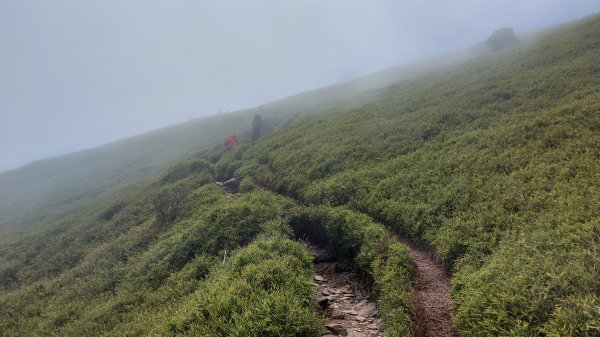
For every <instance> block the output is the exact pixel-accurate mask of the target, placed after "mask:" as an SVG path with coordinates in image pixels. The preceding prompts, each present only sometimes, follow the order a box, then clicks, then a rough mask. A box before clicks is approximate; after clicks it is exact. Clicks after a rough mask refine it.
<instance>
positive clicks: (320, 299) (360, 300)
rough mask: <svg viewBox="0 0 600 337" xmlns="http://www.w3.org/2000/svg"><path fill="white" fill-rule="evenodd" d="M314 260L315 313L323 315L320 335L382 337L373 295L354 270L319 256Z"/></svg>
mask: <svg viewBox="0 0 600 337" xmlns="http://www.w3.org/2000/svg"><path fill="white" fill-rule="evenodd" d="M311 250H313V251H314V248H313V249H311ZM321 256H323V255H321ZM315 260H316V261H315V276H314V277H315V287H316V293H317V301H316V302H317V310H318V311H320V312H321V313H322V314H323V315H324V316H325V327H324V330H323V333H322V336H324V337H325V336H348V337H380V336H383V329H382V320H381V318H379V312H378V311H377V306H376V304H375V300H374V294H373V292H372V291H371V288H370V287H369V285H368V284H365V282H363V281H361V280H360V278H359V277H358V275H357V273H356V271H355V269H354V268H353V267H352V266H349V265H348V266H346V265H343V264H339V263H336V262H328V261H330V259H327V258H325V259H320V258H319V254H316V258H315Z"/></svg>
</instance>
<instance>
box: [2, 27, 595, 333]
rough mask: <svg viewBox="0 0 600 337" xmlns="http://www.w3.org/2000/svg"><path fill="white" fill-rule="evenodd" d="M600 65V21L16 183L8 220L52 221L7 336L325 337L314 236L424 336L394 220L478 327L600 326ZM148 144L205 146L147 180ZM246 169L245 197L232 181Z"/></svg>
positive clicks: (395, 317) (468, 325) (28, 260)
mask: <svg viewBox="0 0 600 337" xmlns="http://www.w3.org/2000/svg"><path fill="white" fill-rule="evenodd" d="M598 60H600V15H596V16H592V17H589V18H586V19H583V20H580V21H577V22H574V23H571V24H567V25H563V26H560V27H555V28H552V29H549V30H544V31H542V32H540V33H537V34H535V35H532V36H528V37H527V38H526V39H524V40H523V41H522V43H521V44H520V45H518V46H515V47H512V48H510V49H506V50H503V51H499V52H496V53H493V54H486V55H482V56H480V57H477V58H474V59H471V60H469V61H465V62H458V61H456V63H454V62H455V61H454V60H452V61H448V63H452V65H449V64H448V63H444V64H443V66H440V67H438V68H437V69H435V71H434V70H424V69H420V70H418V71H416V72H411V71H408V70H407V69H403V70H402V69H401V70H393V71H391V72H388V73H381V74H377V75H374V76H372V77H367V78H364V79H360V80H357V81H355V82H351V83H348V84H343V85H339V86H335V87H332V88H327V89H324V90H320V91H315V92H311V93H307V94H303V95H299V96H296V97H293V98H290V99H288V100H283V101H280V102H275V103H273V104H271V105H269V106H265V107H263V108H259V110H256V111H260V112H261V113H263V114H264V115H265V116H276V113H281V114H282V115H280V118H281V119H280V120H275V119H274V121H275V122H274V123H275V124H277V125H278V126H281V129H278V130H275V131H274V132H273V133H271V134H270V135H268V136H267V137H265V138H263V139H261V140H259V141H257V142H246V143H244V144H242V145H240V146H238V147H237V148H236V149H234V150H232V151H220V150H214V149H213V150H212V151H211V150H210V145H211V143H210V142H211V141H213V142H220V141H221V134H226V133H227V132H228V131H227V132H225V131H224V130H230V129H229V127H231V126H234V125H237V126H238V127H239V128H240V129H238V130H241V129H243V128H245V125H246V124H249V122H248V120H249V119H250V117H251V116H252V115H253V114H254V113H255V111H249V112H240V113H239V114H237V115H230V116H227V115H225V116H222V117H215V119H214V120H215V121H217V122H215V123H216V124H214V125H211V124H209V123H207V124H200V122H198V123H199V124H198V125H204V126H202V127H205V128H206V130H210V129H213V130H214V132H215V133H214V134H209V133H207V134H206V135H203V136H201V137H205V138H202V139H200V138H201V137H200V136H199V137H200V138H196V140H192V139H193V138H189V134H192V133H194V132H195V131H194V130H196V129H195V127H196V126H193V125H192V124H186V125H182V126H178V127H176V128H174V129H166V130H162V131H160V132H158V133H156V134H150V135H146V136H142V137H139V138H134V139H131V140H128V141H126V142H125V143H121V144H119V143H117V144H113V145H109V146H107V147H106V149H112V150H110V151H108V150H107V152H106V153H107V154H106V156H107V157H105V158H109V157H110V158H112V157H113V156H114V154H115V153H120V152H119V151H124V152H122V153H123V156H124V158H125V157H127V159H123V160H121V161H118V162H119V163H120V164H119V165H124V166H118V165H113V164H114V163H115V162H117V161H114V162H111V163H112V164H111V166H110V167H109V168H104V169H102V168H100V167H98V168H96V166H97V165H99V163H101V162H102V160H101V159H99V158H102V157H101V156H98V153H100V152H101V151H103V148H101V149H97V150H93V151H90V152H89V153H90V157H89V158H90V159H89V162H88V164H82V165H75V164H76V163H78V161H79V160H81V161H82V163H85V160H83V158H85V154H78V155H73V156H70V157H68V158H62V159H55V161H47V162H43V163H39V164H36V165H38V166H36V165H32V166H30V167H27V168H24V169H22V170H18V171H14V172H9V173H6V174H3V175H2V177H1V179H0V181H3V184H8V185H6V186H9V190H10V191H13V192H11V193H12V194H10V198H3V200H5V201H6V200H11V202H13V203H14V202H17V203H18V205H17V206H14V205H13V206H12V208H11V206H7V205H8V204H7V203H5V204H4V206H2V209H4V210H5V212H8V210H10V209H13V208H14V209H15V210H16V212H17V213H16V215H14V216H13V217H12V218H4V219H9V220H10V221H8V222H7V223H10V224H11V226H12V227H11V228H15V227H16V226H18V225H19V223H23V224H29V225H30V226H31V227H36V228H39V226H40V224H37V223H33V222H32V219H38V220H36V221H35V222H40V223H41V226H43V227H44V228H46V229H45V230H44V231H41V232H39V233H36V232H27V233H26V234H23V235H20V236H18V239H14V240H11V242H8V241H7V242H4V243H2V244H1V245H0V286H1V287H0V335H5V336H19V335H35V334H47V335H61V336H62V335H68V336H77V335H82V336H83V335H106V336H110V335H120V336H124V335H125V336H129V335H130V336H140V335H156V336H168V335H207V336H282V335H285V336H312V335H315V334H316V333H318V331H319V327H320V322H319V318H318V317H317V316H316V314H315V313H314V311H313V298H314V294H313V293H312V292H313V288H312V280H311V268H312V264H311V259H310V257H309V256H308V252H307V250H306V247H304V246H303V245H302V244H300V243H298V242H297V241H296V240H295V238H297V237H299V236H301V237H307V236H308V237H310V238H311V239H312V240H313V241H314V242H318V243H321V244H323V245H324V246H326V247H328V248H329V249H330V251H331V252H333V253H334V254H335V256H336V257H337V258H339V259H344V260H352V261H354V262H355V263H356V265H357V266H358V267H359V268H360V269H361V270H362V271H363V272H364V273H365V274H366V275H369V277H371V278H372V280H373V284H374V287H375V289H376V290H377V291H378V293H379V298H378V303H379V307H380V310H381V313H382V316H383V318H384V320H385V323H386V327H387V329H388V330H387V332H388V335H389V336H406V335H409V334H411V333H414V331H415V327H414V326H415V322H414V312H413V308H412V305H411V302H410V301H411V299H410V295H411V281H410V279H411V277H413V271H412V265H411V262H410V259H409V257H408V254H407V251H406V249H405V248H404V247H403V246H402V245H401V244H400V243H398V242H397V241H396V240H395V239H394V238H393V236H391V235H390V234H389V233H388V232H387V231H386V229H385V227H384V226H386V227H387V228H389V229H391V230H392V231H396V232H398V233H401V234H403V235H405V236H407V237H410V238H412V239H413V240H415V241H418V242H420V243H421V244H423V245H426V246H428V247H430V248H431V249H432V250H434V251H435V252H437V254H438V255H439V256H440V258H441V259H442V260H443V261H444V263H445V264H446V265H447V266H448V268H449V269H450V270H451V272H452V283H453V284H452V287H453V297H454V300H455V302H456V315H455V317H454V319H455V324H456V329H457V331H458V334H459V335H461V336H489V335H502V336H594V335H600V326H599V325H598V322H599V321H600V312H599V310H598V307H599V303H598V293H599V291H600V281H599V280H600V272H599V270H600V197H599V196H600V176H599V174H598V172H600V81H599V80H598V79H599V78H600V63H599V62H598ZM319 113H321V114H319ZM317 114H319V115H317ZM309 115H310V116H312V117H309V118H300V117H305V116H309ZM218 118H231V120H232V122H231V123H225V124H222V121H223V120H220V119H218ZM273 118H275V117H273ZM178 128H182V129H178ZM182 130H187V131H185V132H184V131H182ZM207 132H208V131H207ZM175 134H180V135H181V138H177V137H175V136H174V135H175ZM173 137H175V138H173ZM151 139H152V141H150V140H151ZM167 139H169V140H171V141H172V142H171V143H168V142H166V140H167ZM215 139H216V140H215ZM138 141H139V143H137V144H138V145H139V146H140V147H139V148H138V149H139V152H140V153H143V154H145V155H140V157H139V158H142V159H139V160H141V161H143V162H146V161H149V162H152V161H153V160H155V159H152V158H151V157H152V156H153V155H152V152H153V150H156V149H157V148H158V147H159V146H161V147H163V148H162V149H163V151H162V152H161V151H158V153H161V154H162V153H163V152H168V151H167V150H168V149H171V148H172V147H173V146H176V147H181V149H178V150H177V151H180V152H179V154H178V155H181V156H183V155H184V154H185V153H191V152H201V155H200V156H197V157H194V158H190V159H188V160H186V161H181V162H178V163H176V164H173V165H172V166H171V167H170V168H168V169H163V171H161V174H160V175H158V176H155V177H153V178H152V179H150V180H144V179H145V178H146V177H148V176H150V175H152V174H153V173H154V172H156V171H158V170H159V168H161V167H163V168H164V167H165V165H167V162H168V161H169V160H172V159H174V158H175V157H176V156H175V155H174V156H173V157H172V158H170V159H166V157H165V158H162V155H159V157H161V159H160V160H159V159H156V160H158V161H159V162H160V163H154V164H148V165H149V166H147V167H151V168H147V169H146V170H145V171H143V170H142V171H139V170H141V169H142V167H145V166H144V165H141V164H140V163H136V162H135V161H130V160H131V158H132V157H133V156H132V155H131V153H133V152H138V151H136V150H133V151H132V152H127V151H129V150H131V149H133V148H135V147H133V145H132V147H129V146H124V145H123V144H130V143H131V144H136V142H138ZM128 142H129V143H128ZM202 144H205V145H207V146H209V147H208V148H206V147H205V148H202V147H201V145H202ZM202 150H205V151H202ZM186 151H187V152H186ZM170 153H175V152H170ZM71 160H72V161H71ZM51 162H55V163H56V165H57V166H56V170H57V173H56V174H57V175H56V176H52V175H51V174H47V175H46V178H43V179H42V178H38V179H40V180H43V181H44V182H39V184H40V185H41V186H43V188H42V187H39V188H40V190H39V191H41V192H40V193H41V194H40V195H39V197H36V198H32V195H33V194H35V193H36V191H38V190H37V188H38V187H37V186H36V185H35V182H32V183H31V185H29V184H28V183H26V182H27V177H28V175H32V176H33V175H38V174H40V172H49V171H46V170H47V169H48V168H49V167H51V165H50V163H51ZM61 165H64V166H61ZM74 165H75V166H74ZM86 165H89V166H86ZM90 167H93V168H94V170H96V169H97V170H98V172H99V173H98V175H100V178H98V180H97V181H92V182H90V184H89V185H85V184H84V185H79V183H80V182H81V181H82V180H85V179H87V178H89V177H90V176H93V173H94V172H96V171H94V170H91V169H90ZM35 169H39V170H40V171H39V172H37V173H36V171H35ZM79 169H81V170H82V171H81V172H80V175H75V172H76V171H77V170H79ZM63 171H64V173H63ZM270 171H272V172H270ZM107 172H109V173H110V174H109V173H107ZM117 172H118V174H117ZM67 173H70V174H71V175H72V176H73V181H72V183H73V186H74V187H69V186H68V185H67V186H62V185H61V187H60V188H58V189H53V188H56V185H53V184H58V183H60V181H61V179H62V180H64V181H68V176H67ZM271 173H272V174H271ZM63 174H64V175H63ZM115 174H116V175H115ZM128 174H132V175H133V176H134V177H136V178H127V175H128ZM104 175H106V176H104ZM52 177H55V180H56V181H55V182H52V183H51V182H50V180H52V179H48V180H44V179H47V178H52ZM56 177H58V178H56ZM231 177H235V178H236V180H237V181H238V182H239V183H240V189H241V191H242V193H241V194H240V195H239V196H237V197H231V196H228V195H227V194H226V193H225V192H224V191H222V190H220V189H219V188H217V187H216V186H215V184H214V181H215V180H225V179H228V178H231ZM3 179H4V180H3ZM121 179H122V180H121ZM137 179H139V180H137ZM9 180H10V183H9V182H8V181H9ZM124 181H127V182H129V183H134V182H135V181H139V182H141V181H144V183H143V184H140V185H137V187H136V188H134V189H132V188H129V189H126V190H119V191H118V192H117V188H120V187H123V186H127V185H126V184H121V185H120V186H116V185H113V184H114V183H115V182H121V183H123V182H124ZM15 182H21V183H22V184H24V186H20V187H18V188H17V187H15V186H16V185H17V184H15ZM10 184H15V185H10ZM0 186H1V185H0ZM28 186H29V187H28ZM32 186H33V187H32ZM80 186H84V187H85V188H84V189H80V188H83V187H80ZM88 189H89V190H88ZM15 191H20V192H19V193H21V194H20V195H19V194H18V193H16V192H15ZM44 191H45V192H44ZM50 191H54V192H53V193H57V195H56V196H55V197H52V198H49V197H50V196H51V195H52V194H50ZM92 192H93V193H92ZM2 193H6V192H2ZM44 193H46V194H44ZM82 193H83V194H82ZM90 193H91V194H90ZM103 193H106V194H103ZM82 195H83V196H82ZM107 195H110V196H111V198H110V200H107V198H106V196H107ZM19 198H20V199H19ZM78 199H79V200H80V201H79V202H80V203H79V204H78V202H76V201H75V200H78ZM69 200H70V202H69ZM52 202H55V204H52ZM23 203H25V204H23ZM27 203H31V204H27ZM86 203H87V205H90V204H93V207H83V206H84V205H86ZM25 205H29V206H31V207H33V206H34V205H36V207H35V208H28V207H29V206H28V207H25ZM65 205H68V206H65ZM69 207H73V208H74V209H75V210H76V211H71V210H69ZM54 209H58V210H57V211H56V213H53V212H54V211H53V210H54ZM30 210H34V211H33V212H31V211H30ZM27 213H31V214H27ZM0 214H2V213H0ZM11 219H12V220H11ZM381 224H383V225H384V226H382V225H381ZM22 228H24V227H22ZM38 230H39V229H38ZM311 236H312V237H311ZM258 317H261V318H264V317H268V318H270V320H268V321H265V320H264V319H258Z"/></svg>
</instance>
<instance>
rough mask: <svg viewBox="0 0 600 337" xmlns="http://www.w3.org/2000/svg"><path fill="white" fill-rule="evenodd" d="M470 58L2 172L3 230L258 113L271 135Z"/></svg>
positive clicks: (108, 193) (52, 216)
mask: <svg viewBox="0 0 600 337" xmlns="http://www.w3.org/2000/svg"><path fill="white" fill-rule="evenodd" d="M469 57H470V55H469V54H468V53H455V54H452V55H445V56H443V57H439V58H433V59H430V60H425V61H421V62H416V63H414V64H410V65H405V66H401V67H398V68H396V69H392V70H388V71H385V72H380V73H376V74H372V75H368V76H365V77H362V78H358V79H356V80H353V81H350V82H346V83H342V84H338V85H333V86H330V87H327V88H322V89H318V90H313V91H310V92H306V93H303V94H299V95H296V96H293V97H289V98H286V99H283V100H280V101H276V102H272V103H269V104H265V105H263V106H260V107H258V108H253V109H247V110H242V111H237V112H233V113H225V114H219V115H216V116H209V117H202V118H198V119H195V120H192V121H189V122H186V123H182V124H179V125H175V126H171V127H167V128H164V129H161V130H157V131H153V132H149V133H146V134H143V135H139V136H135V137H131V138H128V139H125V140H121V141H118V142H115V143H112V144H108V145H105V146H101V147H99V148H95V149H90V150H85V151H81V152H77V153H73V154H69V155H65V156H60V157H55V158H51V159H46V160H40V161H37V162H33V163H30V164H28V165H26V166H24V167H22V168H20V169H17V170H12V171H8V172H4V173H0V233H1V234H2V235H1V236H2V237H3V238H4V239H6V240H11V238H12V237H13V235H12V234H14V233H15V232H16V233H17V234H18V233H25V234H27V233H30V232H31V231H33V230H36V229H40V227H41V229H48V228H54V227H55V225H54V224H55V222H61V221H62V219H63V218H64V217H65V216H71V215H73V213H76V212H80V211H81V210H83V209H88V208H94V207H96V205H97V204H99V203H100V204H101V203H104V202H108V200H109V199H110V198H113V197H115V196H117V195H119V194H120V193H123V191H126V190H129V189H131V188H132V187H134V186H136V185H138V184H140V183H143V182H144V181H146V180H147V179H149V178H151V177H152V176H154V175H156V174H158V173H159V172H160V171H161V170H163V169H165V168H166V167H167V166H169V165H170V164H172V163H173V162H175V161H177V160H182V159H185V158H188V157H189V156H191V155H193V154H195V153H197V152H199V151H202V150H206V149H209V148H211V147H213V146H216V145H219V144H222V142H223V140H224V139H225V137H227V135H229V134H230V133H238V134H239V135H240V136H241V138H242V139H244V138H246V139H247V138H249V136H250V135H249V133H250V130H251V125H252V124H251V121H252V118H253V116H254V115H255V114H261V115H262V116H263V117H264V119H265V121H266V124H267V129H266V130H265V134H268V133H269V132H272V131H274V130H278V129H281V128H285V127H287V126H289V125H292V124H294V123H295V122H297V121H298V120H300V119H302V118H304V117H307V116H314V115H319V116H322V115H326V114H329V113H334V112H339V111H344V110H346V109H348V108H350V107H354V106H360V105H362V104H364V103H365V102H369V101H373V100H376V99H377V92H378V91H377V90H378V89H381V88H383V87H387V86H389V85H391V84H394V83H401V82H402V81H405V80H407V79H411V78H414V77H416V76H418V75H419V74H422V73H427V72H432V71H434V69H437V68H444V67H448V66H451V65H453V64H458V63H460V62H462V61H464V60H465V59H468V58H469ZM9 235H10V237H9ZM1 240H2V239H0V241H1Z"/></svg>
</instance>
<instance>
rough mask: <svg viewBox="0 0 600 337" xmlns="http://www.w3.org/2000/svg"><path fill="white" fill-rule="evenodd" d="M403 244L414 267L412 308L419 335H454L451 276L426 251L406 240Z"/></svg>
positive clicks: (442, 336) (448, 336) (443, 336)
mask: <svg viewBox="0 0 600 337" xmlns="http://www.w3.org/2000/svg"><path fill="white" fill-rule="evenodd" d="M398 239H399V240H400V241H401V242H402V243H404V244H405V245H406V246H407V247H408V249H409V254H410V257H411V259H412V260H413V262H414V263H415V265H416V266H417V278H416V280H415V294H414V297H413V305H414V307H415V309H416V313H415V314H416V316H417V317H416V319H417V322H416V323H417V334H416V335H417V336H419V337H422V336H426V337H451V336H455V332H454V326H453V324H452V316H453V315H454V303H453V301H452V297H451V296H450V290H451V287H450V277H449V275H448V273H447V272H446V269H445V268H444V266H443V265H442V264H441V263H440V262H438V261H437V260H436V259H435V257H434V256H433V255H432V254H431V253H430V252H429V251H428V250H426V249H424V248H422V247H419V246H417V245H415V244H414V243H413V242H411V241H409V240H406V239H404V238H401V237H399V238H398Z"/></svg>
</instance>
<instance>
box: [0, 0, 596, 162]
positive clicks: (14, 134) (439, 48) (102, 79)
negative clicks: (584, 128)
mask: <svg viewBox="0 0 600 337" xmlns="http://www.w3.org/2000/svg"><path fill="white" fill-rule="evenodd" d="M598 10H600V3H599V2H598V1H597V0H546V1H541V0H535V1H526V2H525V1H516V0H511V1H485V2H484V1H472V0H460V1H453V2H449V1H421V2H419V3H418V4H416V3H415V2H413V1H391V0H390V1H371V2H364V1H344V0H332V1H318V0H308V1H298V2H282V1H274V0H272V1H267V0H260V1H218V2H217V1H215V2H205V1H202V2H200V1H183V0H182V1H133V0H130V1H112V0H111V1H106V0H104V1H85V2H82V1H78V0H70V1H69V0H56V1H42V0H37V1H36V0H32V1H11V0H8V1H2V2H0V51H1V52H0V158H1V159H0V172H1V171H4V170H7V169H11V168H15V167H18V166H20V165H23V164H25V163H27V162H29V161H32V160H36V159H40V158H44V157H49V156H54V155H57V154H60V153H66V152H71V151H76V150H79V149H83V148H89V147H93V146H97V145H100V144H103V143H106V142H110V141H113V140H116V139H119V138H123V137H126V136H129V135H133V134H136V133H140V132H144V131H147V130H151V129H155V128H159V127H161V126H165V125H168V124H173V123H178V122H182V121H185V120H187V119H189V118H191V117H197V116H201V115H206V114H213V113H215V112H217V111H230V110H235V109H240V108H244V107H251V106H255V105H259V104H262V103H265V102H268V101H271V100H274V99H278V98H281V97H284V96H287V95H291V94H294V93H298V92H301V91H305V90H309V89H313V88H316V87H320V86H325V85H329V84H332V83H337V82H341V81H344V80H347V79H350V78H353V77H357V76H360V75H363V74H367V73H370V72H374V71H377V70H381V69H384V68H387V67H391V66H394V65H398V64H402V63H406V62H410V61H414V60H417V59H420V58H423V57H428V56H432V55H435V54H439V53H443V52H446V51H449V50H453V49H458V48H465V47H469V46H471V45H473V44H475V43H476V42H478V41H481V40H483V39H485V38H486V37H487V36H488V35H489V34H490V33H491V32H492V31H493V30H495V29H497V28H500V27H504V26H512V27H514V28H515V31H516V32H517V33H521V32H524V31H527V30H531V29H535V28H540V27H543V26H547V25H551V24H555V23H558V22H561V21H566V20H570V19H574V18H577V17H581V16H585V15H588V14H592V13H593V12H596V11H598Z"/></svg>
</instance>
